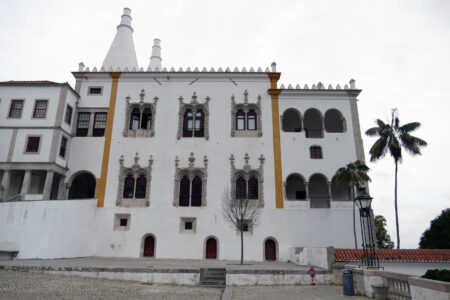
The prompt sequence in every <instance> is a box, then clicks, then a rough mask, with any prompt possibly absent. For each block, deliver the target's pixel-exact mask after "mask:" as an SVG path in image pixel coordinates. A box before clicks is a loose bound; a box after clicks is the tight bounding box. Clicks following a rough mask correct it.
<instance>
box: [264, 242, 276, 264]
mask: <svg viewBox="0 0 450 300" xmlns="http://www.w3.org/2000/svg"><path fill="white" fill-rule="evenodd" d="M264 248H265V249H264V253H265V256H266V260H276V259H277V249H276V245H275V242H274V240H267V241H266V244H265V245H264Z"/></svg>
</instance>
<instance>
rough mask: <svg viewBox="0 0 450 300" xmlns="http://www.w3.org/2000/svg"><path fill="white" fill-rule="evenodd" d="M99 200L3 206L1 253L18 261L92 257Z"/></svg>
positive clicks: (9, 203)
mask: <svg viewBox="0 0 450 300" xmlns="http://www.w3.org/2000/svg"><path fill="white" fill-rule="evenodd" d="M95 210H96V200H81V201H75V200H66V201H27V202H8V203H0V250H3V249H7V250H17V251H19V254H18V256H17V258H19V259H27V258H42V259H44V258H64V257H81V256H91V255H92V245H93V237H94V236H93V232H94V230H93V229H94V228H95Z"/></svg>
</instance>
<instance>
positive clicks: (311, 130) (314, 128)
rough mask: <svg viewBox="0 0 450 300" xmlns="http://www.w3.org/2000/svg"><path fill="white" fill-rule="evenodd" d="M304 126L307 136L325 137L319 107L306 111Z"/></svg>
mask: <svg viewBox="0 0 450 300" xmlns="http://www.w3.org/2000/svg"><path fill="white" fill-rule="evenodd" d="M304 126H305V133H306V137H307V138H323V124H322V115H321V114H320V112H319V111H318V110H317V109H308V110H307V111H306V112H305V121H304Z"/></svg>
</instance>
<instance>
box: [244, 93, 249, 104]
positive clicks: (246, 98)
mask: <svg viewBox="0 0 450 300" xmlns="http://www.w3.org/2000/svg"><path fill="white" fill-rule="evenodd" d="M244 103H245V104H248V91H247V90H245V91H244Z"/></svg>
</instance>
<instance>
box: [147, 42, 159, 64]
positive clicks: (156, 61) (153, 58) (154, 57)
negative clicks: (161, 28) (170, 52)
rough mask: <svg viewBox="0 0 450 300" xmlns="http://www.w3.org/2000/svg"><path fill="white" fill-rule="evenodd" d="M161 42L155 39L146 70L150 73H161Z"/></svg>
mask: <svg viewBox="0 0 450 300" xmlns="http://www.w3.org/2000/svg"><path fill="white" fill-rule="evenodd" d="M160 44H161V40H160V39H155V40H154V43H153V47H152V56H151V57H150V64H149V65H148V69H149V70H151V71H161V69H162V65H161V62H162V58H161V46H160Z"/></svg>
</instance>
